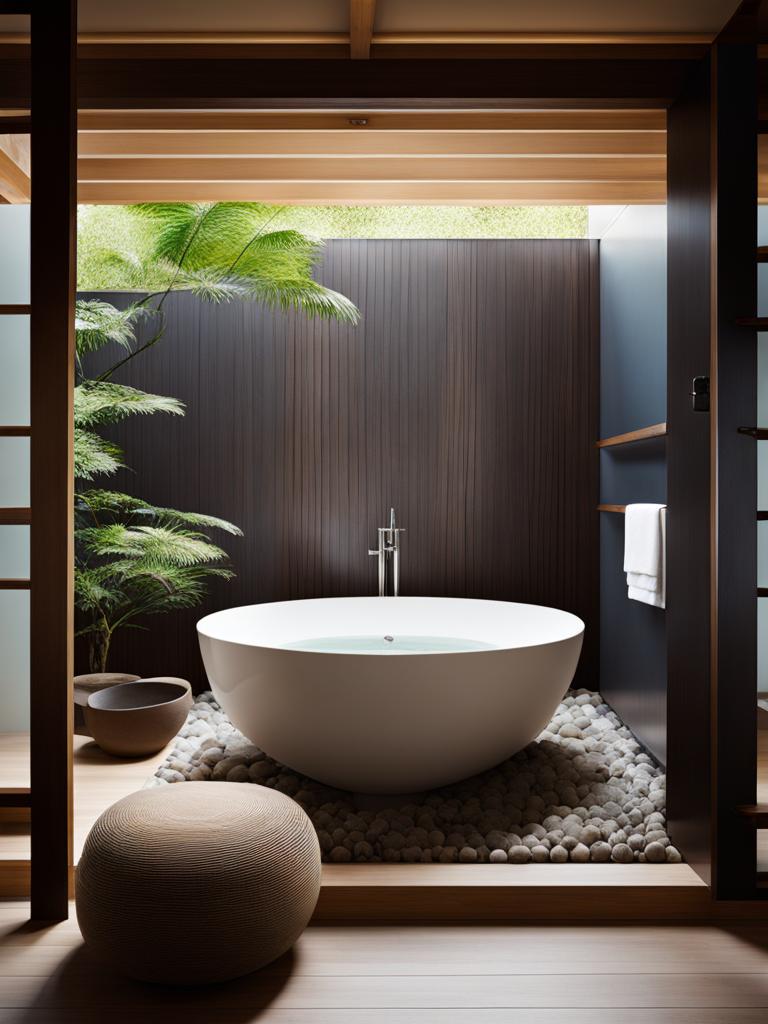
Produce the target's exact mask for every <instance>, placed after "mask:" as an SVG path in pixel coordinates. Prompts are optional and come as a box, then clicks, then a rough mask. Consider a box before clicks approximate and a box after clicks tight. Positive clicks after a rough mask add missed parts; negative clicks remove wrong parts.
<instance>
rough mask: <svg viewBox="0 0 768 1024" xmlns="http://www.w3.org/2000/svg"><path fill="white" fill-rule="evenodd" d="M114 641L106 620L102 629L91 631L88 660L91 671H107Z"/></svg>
mask: <svg viewBox="0 0 768 1024" xmlns="http://www.w3.org/2000/svg"><path fill="white" fill-rule="evenodd" d="M111 642H112V634H111V632H110V630H109V628H108V627H107V624H106V622H104V623H103V624H102V626H101V628H100V629H98V630H95V631H94V632H93V633H91V642H90V648H89V651H88V661H89V664H90V668H91V672H106V671H107V661H108V659H109V645H110V643H111Z"/></svg>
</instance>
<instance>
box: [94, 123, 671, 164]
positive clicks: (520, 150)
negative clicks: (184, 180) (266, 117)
mask: <svg viewBox="0 0 768 1024" xmlns="http://www.w3.org/2000/svg"><path fill="white" fill-rule="evenodd" d="M665 152H666V136H665V134H664V133H663V132H632V131H628V132H541V131H524V132H514V131H512V132H505V131H494V132H450V131H440V132H415V131H410V132H396V131H387V132H376V131H372V132H368V131H365V130H363V131H351V130H349V129H346V130H339V131H320V132H314V131H276V132H274V131H255V132H254V131H247V130H246V131H235V132H225V131H220V132H208V131H196V132H189V131H154V132H92V131H80V132H79V133H78V153H79V155H80V156H81V157H91V156H115V157H134V156H168V157H174V156H227V157H234V156H267V155H271V156H392V155H398V156H458V155H463V156H510V155H528V156H540V155H559V156H567V155H573V156H584V155H591V156H600V155H602V156H609V155H619V156H620V155H624V156H664V154H665Z"/></svg>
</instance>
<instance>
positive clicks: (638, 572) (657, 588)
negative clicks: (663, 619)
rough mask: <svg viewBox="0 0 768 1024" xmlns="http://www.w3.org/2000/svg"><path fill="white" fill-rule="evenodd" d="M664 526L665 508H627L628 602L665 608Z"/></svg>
mask: <svg viewBox="0 0 768 1024" xmlns="http://www.w3.org/2000/svg"><path fill="white" fill-rule="evenodd" d="M666 526H667V518H666V506H665V505H648V504H643V505H627V508H626V514H625V516H624V572H625V573H626V574H627V597H628V598H629V599H630V600H631V601H642V602H643V603H644V604H650V605H653V606H654V607H656V608H664V607H665V606H666V583H667V581H666V532H667V530H666Z"/></svg>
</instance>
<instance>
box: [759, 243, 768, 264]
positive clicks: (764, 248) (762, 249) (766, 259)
mask: <svg viewBox="0 0 768 1024" xmlns="http://www.w3.org/2000/svg"><path fill="white" fill-rule="evenodd" d="M757 262H758V263H768V245H758V247H757Z"/></svg>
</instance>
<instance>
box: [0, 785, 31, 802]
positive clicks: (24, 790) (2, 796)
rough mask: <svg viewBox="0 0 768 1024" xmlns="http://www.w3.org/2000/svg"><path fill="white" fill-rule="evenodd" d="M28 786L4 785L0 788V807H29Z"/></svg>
mask: <svg viewBox="0 0 768 1024" xmlns="http://www.w3.org/2000/svg"><path fill="white" fill-rule="evenodd" d="M30 802H31V800H30V794H29V787H28V786H3V787H2V788H1V789H0V807H29V805H30Z"/></svg>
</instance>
